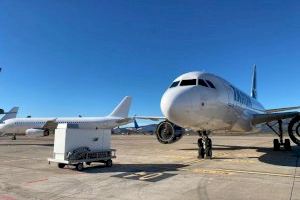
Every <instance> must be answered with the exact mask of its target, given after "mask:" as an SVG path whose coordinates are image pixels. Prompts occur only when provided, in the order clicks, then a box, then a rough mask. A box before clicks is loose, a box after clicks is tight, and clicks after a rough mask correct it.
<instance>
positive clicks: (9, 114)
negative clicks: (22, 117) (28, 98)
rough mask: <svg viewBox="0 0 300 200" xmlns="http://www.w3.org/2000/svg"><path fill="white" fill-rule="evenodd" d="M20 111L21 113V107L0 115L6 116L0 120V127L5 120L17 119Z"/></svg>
mask: <svg viewBox="0 0 300 200" xmlns="http://www.w3.org/2000/svg"><path fill="white" fill-rule="evenodd" d="M18 111H19V107H13V108H12V109H10V111H8V112H4V111H3V113H0V114H4V116H3V117H2V118H1V119H0V127H1V126H2V124H3V123H4V121H5V120H8V119H14V118H16V117H17V114H18Z"/></svg>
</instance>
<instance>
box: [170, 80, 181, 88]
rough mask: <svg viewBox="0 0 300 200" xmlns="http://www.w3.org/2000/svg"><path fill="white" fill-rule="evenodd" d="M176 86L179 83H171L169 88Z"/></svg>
mask: <svg viewBox="0 0 300 200" xmlns="http://www.w3.org/2000/svg"><path fill="white" fill-rule="evenodd" d="M178 84H179V81H175V82H173V83H172V85H171V86H170V88H172V87H176V86H177V85H178Z"/></svg>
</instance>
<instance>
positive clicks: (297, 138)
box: [288, 115, 300, 146]
mask: <svg viewBox="0 0 300 200" xmlns="http://www.w3.org/2000/svg"><path fill="white" fill-rule="evenodd" d="M288 132H289V136H290V138H291V140H292V141H293V142H294V143H295V144H297V145H298V146H300V116H299V115H298V116H296V117H294V118H293V119H292V120H291V121H290V123H289V127H288Z"/></svg>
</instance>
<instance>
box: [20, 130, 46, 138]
mask: <svg viewBox="0 0 300 200" xmlns="http://www.w3.org/2000/svg"><path fill="white" fill-rule="evenodd" d="M25 134H26V136H31V137H44V136H48V135H49V132H48V131H47V130H42V129H34V128H30V129H27V130H26V131H25Z"/></svg>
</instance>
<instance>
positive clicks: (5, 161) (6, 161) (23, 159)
mask: <svg viewBox="0 0 300 200" xmlns="http://www.w3.org/2000/svg"><path fill="white" fill-rule="evenodd" d="M25 160H45V159H42V158H20V159H14V160H4V161H2V162H4V163H9V162H18V161H25Z"/></svg>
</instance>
